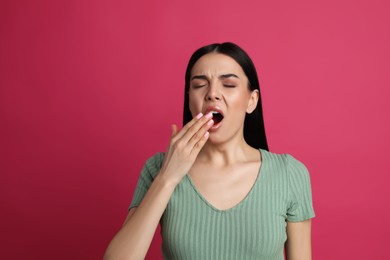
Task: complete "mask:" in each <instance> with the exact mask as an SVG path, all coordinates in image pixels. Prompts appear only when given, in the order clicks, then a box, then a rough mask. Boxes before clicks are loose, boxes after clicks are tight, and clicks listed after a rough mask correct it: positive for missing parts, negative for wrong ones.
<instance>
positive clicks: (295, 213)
mask: <svg viewBox="0 0 390 260" xmlns="http://www.w3.org/2000/svg"><path fill="white" fill-rule="evenodd" d="M259 150H260V152H261V155H262V163H261V166H260V169H259V174H258V177H257V179H256V181H255V183H254V185H253V187H252V189H251V190H250V192H249V193H248V194H247V196H246V197H245V198H244V199H243V200H242V201H241V202H240V203H239V204H237V205H236V206H234V207H233V208H230V209H228V210H219V209H216V208H215V207H213V206H212V205H211V204H210V203H208V202H207V200H205V198H204V197H203V196H202V195H201V194H200V193H199V192H198V190H197V189H196V187H195V185H194V184H193V182H192V181H191V178H190V177H189V176H188V175H186V176H185V177H184V178H183V179H182V181H181V182H180V183H179V184H178V185H177V186H176V188H175V190H174V192H173V194H172V196H171V198H170V200H169V203H168V205H167V207H166V209H165V211H164V214H163V215H162V218H161V220H160V224H161V236H162V241H163V242H162V253H163V256H164V259H181V260H183V259H185V260H188V259H200V260H207V259H210V260H218V259H221V260H222V259H223V260H228V259H244V260H246V259H265V260H274V259H275V260H282V259H284V254H283V249H284V244H285V242H286V239H287V234H286V221H291V222H297V221H303V220H306V219H310V218H313V217H314V210H313V205H312V196H311V186H310V176H309V173H308V171H307V168H306V167H305V165H304V164H302V163H301V162H300V161H298V160H297V159H295V158H294V157H292V156H291V155H289V154H276V153H272V152H268V151H266V150H263V149H259ZM163 158H164V154H163V153H158V154H156V155H154V156H153V157H151V158H149V159H148V160H147V162H146V163H145V165H144V167H143V169H142V172H141V176H140V178H139V181H138V184H137V187H136V190H135V192H134V196H133V200H132V202H131V205H130V208H132V207H136V206H138V205H139V204H140V202H141V200H142V198H143V197H144V195H145V193H146V192H147V190H148V188H149V187H150V185H151V183H152V182H153V180H154V178H155V177H156V175H157V174H158V172H159V170H160V168H161V165H162V161H163ZM220 192H224V191H222V190H221V191H220Z"/></svg>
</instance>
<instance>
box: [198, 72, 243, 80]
mask: <svg viewBox="0 0 390 260" xmlns="http://www.w3.org/2000/svg"><path fill="white" fill-rule="evenodd" d="M232 77H233V78H238V79H239V77H238V76H237V75H236V74H233V73H229V74H222V75H220V76H219V77H218V78H220V79H227V78H232ZM194 79H203V80H208V78H207V76H205V75H195V76H193V77H192V78H191V80H194Z"/></svg>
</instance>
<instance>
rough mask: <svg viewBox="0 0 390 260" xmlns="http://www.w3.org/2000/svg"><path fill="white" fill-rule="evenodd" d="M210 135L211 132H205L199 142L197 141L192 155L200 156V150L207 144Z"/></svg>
mask: <svg viewBox="0 0 390 260" xmlns="http://www.w3.org/2000/svg"><path fill="white" fill-rule="evenodd" d="M209 136H210V132H208V131H207V132H206V133H204V134H203V136H202V137H201V138H200V140H199V141H198V142H197V143H195V145H194V147H193V148H192V151H191V155H192V156H198V154H199V152H200V150H201V149H202V148H203V146H204V145H205V144H206V142H207V140H208V139H209Z"/></svg>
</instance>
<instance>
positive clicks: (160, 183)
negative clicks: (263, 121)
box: [104, 114, 212, 260]
mask: <svg viewBox="0 0 390 260" xmlns="http://www.w3.org/2000/svg"><path fill="white" fill-rule="evenodd" d="M210 119H211V114H209V115H206V116H203V117H196V118H194V119H193V120H191V121H190V122H189V123H188V124H187V125H186V126H185V127H183V129H182V130H181V131H180V132H178V133H177V128H176V126H173V129H172V137H171V142H170V146H169V147H168V150H167V152H166V154H165V158H164V162H163V165H162V168H161V170H160V172H159V173H158V175H157V177H156V178H155V179H154V181H153V183H152V184H151V186H150V187H149V189H148V191H147V192H146V194H145V196H144V198H143V199H142V201H141V203H140V205H139V206H138V207H137V208H136V209H135V208H133V209H131V210H130V211H129V214H128V216H127V218H126V221H125V223H124V224H123V226H122V228H121V229H120V230H119V232H118V233H117V234H116V235H115V236H114V238H113V239H112V241H111V243H110V244H109V246H108V248H107V251H106V253H105V256H104V259H105V260H111V259H115V260H125V259H126V260H127V259H144V258H145V255H146V253H147V251H148V249H149V247H150V244H151V242H152V239H153V236H154V233H155V231H156V228H157V226H158V223H159V221H160V218H161V216H162V214H163V213H164V210H165V208H166V206H167V204H168V202H169V199H170V197H171V195H172V193H173V191H174V189H175V187H176V185H177V184H178V183H179V182H180V180H181V179H182V178H183V177H184V175H185V174H186V173H187V172H188V171H189V169H190V168H191V166H192V164H193V163H194V161H195V159H196V157H197V155H198V153H199V151H200V149H201V148H202V147H203V145H204V144H205V143H206V141H207V139H208V132H207V131H208V129H209V128H210V127H211V125H212V120H210ZM210 122H211V123H210Z"/></svg>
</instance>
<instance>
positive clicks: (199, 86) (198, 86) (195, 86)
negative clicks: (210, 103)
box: [192, 84, 206, 89]
mask: <svg viewBox="0 0 390 260" xmlns="http://www.w3.org/2000/svg"><path fill="white" fill-rule="evenodd" d="M204 86H206V84H203V85H192V88H195V89H196V88H201V87H204Z"/></svg>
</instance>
